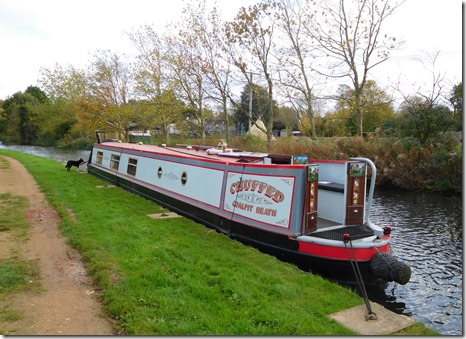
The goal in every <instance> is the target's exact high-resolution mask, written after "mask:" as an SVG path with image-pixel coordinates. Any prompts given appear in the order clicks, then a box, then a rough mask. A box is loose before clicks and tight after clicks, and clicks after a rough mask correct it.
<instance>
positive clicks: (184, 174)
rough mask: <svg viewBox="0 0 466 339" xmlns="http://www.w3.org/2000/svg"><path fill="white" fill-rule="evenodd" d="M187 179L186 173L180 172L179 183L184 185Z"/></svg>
mask: <svg viewBox="0 0 466 339" xmlns="http://www.w3.org/2000/svg"><path fill="white" fill-rule="evenodd" d="M187 181H188V173H186V172H183V174H181V184H182V185H183V186H184V185H186V182H187Z"/></svg>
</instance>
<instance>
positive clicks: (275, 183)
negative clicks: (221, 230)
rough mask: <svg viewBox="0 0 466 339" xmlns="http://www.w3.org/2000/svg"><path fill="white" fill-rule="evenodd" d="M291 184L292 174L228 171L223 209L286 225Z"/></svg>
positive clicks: (289, 205)
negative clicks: (268, 174) (254, 173)
mask: <svg viewBox="0 0 466 339" xmlns="http://www.w3.org/2000/svg"><path fill="white" fill-rule="evenodd" d="M265 181H266V182H265ZM294 183H295V178H294V177H278V176H264V175H252V174H241V173H235V172H229V173H228V180H227V187H228V188H229V189H227V190H226V191H225V202H224V209H225V210H227V211H230V212H232V213H234V214H237V215H241V216H244V217H247V218H249V219H253V220H256V221H259V222H264V223H267V224H271V225H273V226H276V227H280V228H288V227H289V223H290V213H291V203H292V196H293V189H294Z"/></svg>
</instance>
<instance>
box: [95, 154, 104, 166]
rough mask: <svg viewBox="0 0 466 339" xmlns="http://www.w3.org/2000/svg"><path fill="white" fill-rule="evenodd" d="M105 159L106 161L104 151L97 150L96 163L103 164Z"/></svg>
mask: <svg viewBox="0 0 466 339" xmlns="http://www.w3.org/2000/svg"><path fill="white" fill-rule="evenodd" d="M103 161H104V152H102V151H97V154H96V156H95V163H96V164H97V165H102V163H103Z"/></svg>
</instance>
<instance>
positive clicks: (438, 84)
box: [399, 51, 462, 144]
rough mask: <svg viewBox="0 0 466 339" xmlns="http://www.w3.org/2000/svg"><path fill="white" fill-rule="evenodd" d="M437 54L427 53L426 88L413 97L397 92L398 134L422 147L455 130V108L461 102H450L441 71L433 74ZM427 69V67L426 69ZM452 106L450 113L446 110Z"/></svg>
mask: <svg viewBox="0 0 466 339" xmlns="http://www.w3.org/2000/svg"><path fill="white" fill-rule="evenodd" d="M439 53H440V52H439V51H437V52H435V53H433V54H429V55H428V56H429V57H430V63H431V66H430V67H431V69H430V71H431V74H432V84H431V86H430V88H428V89H425V90H424V89H421V88H419V89H418V90H417V91H416V93H415V94H412V95H406V94H404V93H403V92H402V91H401V90H399V93H400V94H401V95H402V96H403V98H404V101H403V103H402V105H401V106H400V112H401V113H402V118H403V122H402V126H401V129H402V135H404V136H409V137H414V138H416V139H418V140H419V141H420V142H421V143H422V144H424V143H426V142H428V141H431V140H434V139H436V138H437V137H438V136H440V135H442V134H444V133H445V132H447V131H449V130H455V128H454V126H455V123H457V122H458V120H457V119H458V114H456V113H455V105H456V106H457V108H458V104H460V105H462V103H461V102H460V101H458V100H454V102H452V101H451V98H449V95H451V94H449V93H448V92H447V88H446V81H445V77H444V75H443V74H442V73H441V72H436V71H435V65H436V61H437V58H438V56H439ZM426 68H427V67H426ZM450 105H452V107H453V110H451V109H450V107H448V106H450Z"/></svg>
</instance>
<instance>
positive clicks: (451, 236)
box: [0, 143, 463, 335]
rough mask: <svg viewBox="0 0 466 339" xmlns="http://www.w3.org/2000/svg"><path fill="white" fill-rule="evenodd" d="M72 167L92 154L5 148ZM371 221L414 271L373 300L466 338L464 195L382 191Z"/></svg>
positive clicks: (37, 148) (398, 256)
mask: <svg viewBox="0 0 466 339" xmlns="http://www.w3.org/2000/svg"><path fill="white" fill-rule="evenodd" d="M0 148H7V149H12V150H17V151H22V152H26V153H31V154H35V155H39V156H42V157H46V158H50V159H55V160H59V161H62V162H66V161H67V160H78V159H79V158H83V159H84V160H85V161H87V160H88V159H89V154H90V151H78V150H64V149H58V148H55V147H38V146H5V145H2V144H1V143H0ZM371 220H372V222H373V223H374V224H376V225H379V226H382V227H383V226H386V225H390V226H392V229H393V231H392V243H391V244H392V250H393V254H394V255H395V257H397V258H398V259H399V260H401V261H402V262H404V263H407V264H408V265H409V266H410V267H411V270H412V275H411V280H410V282H409V283H408V284H406V285H404V286H402V285H398V284H395V283H390V284H389V286H388V287H387V288H386V289H385V290H384V291H379V292H377V293H375V292H371V294H370V298H371V300H373V301H376V302H378V303H380V304H382V305H384V306H385V307H386V308H388V309H390V310H392V311H394V312H397V313H401V314H404V315H407V316H410V317H412V318H413V319H415V320H416V321H419V322H422V323H424V324H425V325H426V326H427V327H429V328H432V329H434V330H436V331H438V332H439V333H441V334H443V335H462V334H463V330H462V328H463V319H462V318H463V294H462V291H463V207H462V197H461V196H460V195H453V196H450V195H443V194H438V193H431V192H410V191H403V190H395V189H376V192H375V194H374V199H373V207H372V213H371Z"/></svg>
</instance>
